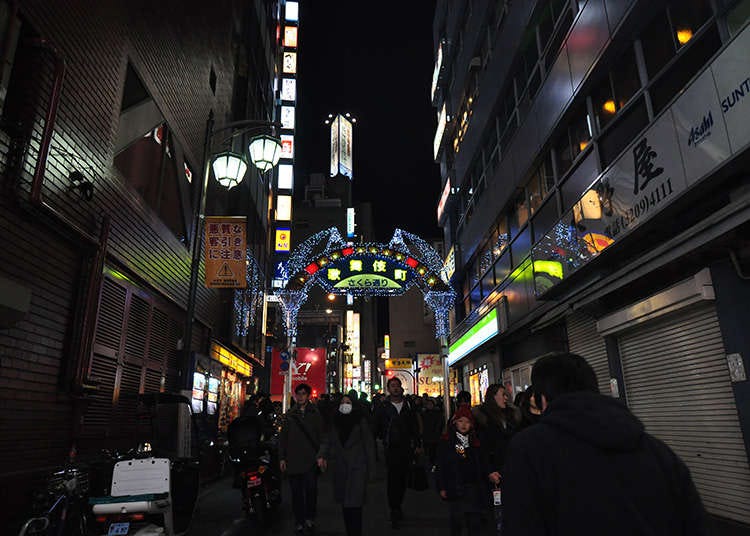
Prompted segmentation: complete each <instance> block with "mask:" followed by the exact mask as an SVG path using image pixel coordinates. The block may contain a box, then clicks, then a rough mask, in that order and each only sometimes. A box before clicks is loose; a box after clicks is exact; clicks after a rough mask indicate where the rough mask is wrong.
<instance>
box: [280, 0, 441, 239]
mask: <svg viewBox="0 0 750 536" xmlns="http://www.w3.org/2000/svg"><path fill="white" fill-rule="evenodd" d="M300 9H301V13H300V35H299V58H298V59H299V63H298V65H299V67H298V69H299V72H298V82H297V83H298V87H297V91H298V92H297V125H296V137H297V147H296V149H295V150H296V155H295V156H296V161H295V163H296V168H297V173H296V177H297V178H296V182H297V184H298V188H297V192H298V193H300V192H303V191H304V190H303V188H302V187H301V186H302V185H303V184H304V183H302V180H306V177H307V175H308V174H309V173H316V172H318V173H320V172H322V173H326V174H327V172H328V165H329V152H330V149H329V143H330V141H329V129H328V127H327V126H326V125H324V121H325V119H326V118H327V116H328V114H329V113H333V114H336V113H346V112H349V113H351V114H352V115H353V116H354V117H356V118H357V123H356V124H355V125H354V147H353V154H354V193H353V195H354V202H355V203H356V202H365V201H369V202H371V203H372V204H373V212H374V218H375V229H376V234H377V236H373V237H365V240H368V241H369V240H372V241H387V240H388V239H389V238H390V237H391V235H392V234H393V229H394V228H396V227H401V228H402V229H404V230H407V231H409V232H412V233H415V234H418V235H420V236H422V237H423V238H425V239H431V238H440V237H441V236H442V233H441V231H440V229H439V228H438V227H437V223H436V221H435V220H436V216H435V212H436V206H437V200H438V197H439V193H440V192H439V190H440V170H439V167H438V165H437V164H435V163H434V162H433V159H432V139H433V136H434V133H435V124H436V122H437V120H436V112H435V109H434V108H433V107H432V105H431V104H430V102H429V93H430V82H431V77H432V66H433V61H434V60H433V50H432V49H433V44H432V17H433V13H434V9H435V2H434V1H433V0H417V1H414V0H401V1H398V2H396V1H387V2H372V3H371V2H352V1H351V0H349V1H343V0H306V1H305V0H303V1H301V2H300ZM342 231H343V229H342Z"/></svg>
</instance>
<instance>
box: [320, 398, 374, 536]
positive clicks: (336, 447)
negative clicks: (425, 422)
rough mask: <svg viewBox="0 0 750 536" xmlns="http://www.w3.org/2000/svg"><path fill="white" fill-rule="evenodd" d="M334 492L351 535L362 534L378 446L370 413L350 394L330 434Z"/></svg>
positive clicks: (342, 403)
mask: <svg viewBox="0 0 750 536" xmlns="http://www.w3.org/2000/svg"><path fill="white" fill-rule="evenodd" d="M330 458H331V462H332V464H331V465H332V467H333V492H334V497H335V498H336V502H338V503H339V504H341V507H342V509H343V514H344V524H345V525H346V534H347V536H361V535H362V507H363V506H364V504H365V494H366V491H367V483H368V482H369V479H370V477H371V476H373V475H374V474H375V449H374V442H373V439H372V433H371V431H370V427H369V426H368V424H367V419H366V416H365V415H363V414H362V412H361V410H360V409H358V408H357V407H356V406H355V405H354V404H353V401H352V399H351V398H349V396H344V397H342V398H341V402H340V404H339V407H338V410H337V411H336V414H335V415H334V417H333V427H332V429H331V437H330Z"/></svg>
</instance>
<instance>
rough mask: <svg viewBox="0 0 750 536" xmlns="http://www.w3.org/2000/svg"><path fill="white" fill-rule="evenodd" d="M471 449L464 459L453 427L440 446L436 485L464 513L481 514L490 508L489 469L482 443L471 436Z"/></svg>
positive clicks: (466, 452) (467, 450) (465, 453)
mask: <svg viewBox="0 0 750 536" xmlns="http://www.w3.org/2000/svg"><path fill="white" fill-rule="evenodd" d="M470 437H471V441H470V444H469V447H468V448H467V449H466V450H465V451H464V454H463V455H461V454H460V453H459V452H458V451H457V450H456V444H457V443H458V439H457V437H456V431H455V429H454V428H453V427H451V428H450V429H449V431H448V433H447V434H445V435H444V436H443V437H442V438H441V440H440V443H439V444H438V451H437V463H436V473H435V481H436V484H437V488H438V491H441V490H445V492H446V495H447V500H448V501H453V502H460V503H461V504H462V510H463V511H464V512H481V511H482V510H484V509H485V508H486V507H487V505H488V504H489V497H490V491H489V490H490V488H489V485H488V480H487V474H488V472H487V468H486V467H485V464H486V462H485V460H484V459H483V457H482V452H481V450H480V448H479V447H480V445H479V441H478V440H477V438H476V436H474V435H473V434H472V436H470Z"/></svg>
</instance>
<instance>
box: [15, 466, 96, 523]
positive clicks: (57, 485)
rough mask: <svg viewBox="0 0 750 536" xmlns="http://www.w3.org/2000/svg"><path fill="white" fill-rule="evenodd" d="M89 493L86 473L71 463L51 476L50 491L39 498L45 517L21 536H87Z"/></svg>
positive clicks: (35, 521)
mask: <svg viewBox="0 0 750 536" xmlns="http://www.w3.org/2000/svg"><path fill="white" fill-rule="evenodd" d="M87 491H88V475H87V473H86V471H85V470H83V469H82V468H80V467H77V466H74V465H73V464H72V462H70V461H69V462H68V464H66V466H65V467H64V468H63V469H62V470H60V471H56V472H54V473H52V475H50V477H49V480H48V481H47V486H46V489H45V490H44V491H42V492H41V493H39V494H37V496H36V503H37V508H38V510H39V511H41V512H42V513H41V515H38V516H36V517H32V518H31V519H29V520H28V521H26V523H24V524H23V526H22V527H21V532H19V533H18V536H63V535H65V536H86V535H87V533H88V517H87V515H88V509H87V504H88V503H87V499H86V494H87Z"/></svg>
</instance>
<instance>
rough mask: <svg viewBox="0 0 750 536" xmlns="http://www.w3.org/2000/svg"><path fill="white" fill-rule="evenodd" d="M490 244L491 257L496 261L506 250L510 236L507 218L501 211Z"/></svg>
mask: <svg viewBox="0 0 750 536" xmlns="http://www.w3.org/2000/svg"><path fill="white" fill-rule="evenodd" d="M496 229H497V230H496V232H495V234H494V240H493V242H492V244H493V247H492V256H493V257H494V258H495V259H497V258H499V257H500V255H502V254H503V253H504V252H505V250H506V249H508V243H509V241H510V235H509V234H508V216H507V214H506V213H505V212H504V211H503V213H502V214H501V215H500V218H499V219H498V221H497V228H496Z"/></svg>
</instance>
